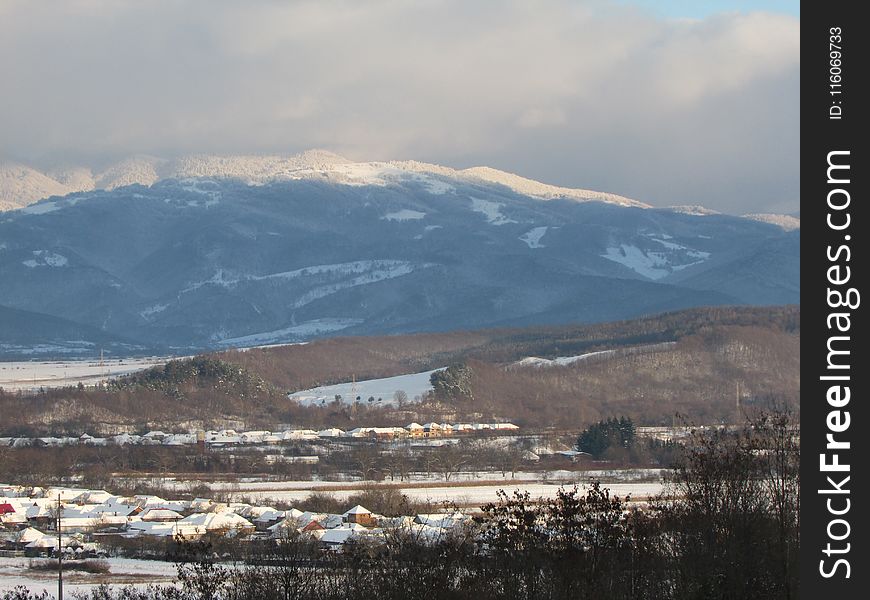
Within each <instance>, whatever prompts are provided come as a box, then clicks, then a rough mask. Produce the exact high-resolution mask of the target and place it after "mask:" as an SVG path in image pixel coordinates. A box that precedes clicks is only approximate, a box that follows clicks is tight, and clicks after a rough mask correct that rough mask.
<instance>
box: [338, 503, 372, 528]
mask: <svg viewBox="0 0 870 600" xmlns="http://www.w3.org/2000/svg"><path fill="white" fill-rule="evenodd" d="M341 520H342V521H343V522H345V523H356V524H358V525H363V526H365V527H374V526H375V525H376V522H375V518H374V517H373V516H372V511H370V510H369V509H367V508H365V507H364V506H360V505H359V504H357V505H356V506H354V507H353V508H351V509H350V510H348V511H347V512H345V513H344V514H343V515H341Z"/></svg>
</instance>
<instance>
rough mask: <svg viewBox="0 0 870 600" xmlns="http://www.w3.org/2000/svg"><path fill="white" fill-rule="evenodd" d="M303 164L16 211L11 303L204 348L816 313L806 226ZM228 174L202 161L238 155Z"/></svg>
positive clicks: (157, 342)
mask: <svg viewBox="0 0 870 600" xmlns="http://www.w3.org/2000/svg"><path fill="white" fill-rule="evenodd" d="M262 160H263V159H262V158H258V159H256V161H255V163H254V164H255V166H256V165H258V164H259V165H261V166H262V165H263V163H262ZM299 160H300V163H299V164H301V163H302V162H305V164H308V165H311V164H314V163H316V164H322V165H326V166H325V167H324V168H325V169H326V168H328V170H327V171H317V172H316V173H315V175H311V176H309V175H310V174H311V173H314V172H315V171H316V169H314V168H313V167H304V168H301V167H300V169H302V171H304V173H303V175H304V176H301V177H295V176H294V177H286V178H283V179H277V180H269V181H264V182H261V183H258V182H255V184H254V185H249V184H248V183H246V182H244V181H242V180H241V179H240V178H238V177H236V176H235V175H236V174H237V172H232V173H231V174H232V175H233V176H232V177H214V178H207V177H187V178H182V179H163V180H158V181H155V182H154V183H152V184H151V185H148V186H146V185H138V184H133V185H125V186H120V187H116V188H114V189H112V190H92V191H85V192H77V193H73V194H69V195H67V196H63V197H56V198H52V199H49V200H43V201H40V202H37V203H35V204H32V205H30V206H27V207H25V208H22V209H19V210H15V211H10V212H6V213H2V214H0V240H2V241H0V279H2V280H3V281H4V282H8V283H6V285H4V286H2V287H0V306H2V307H7V308H9V309H14V310H27V311H30V312H31V313H34V314H39V315H46V316H48V317H56V318H60V319H63V320H64V321H65V322H69V323H73V324H78V325H81V326H82V327H84V329H83V330H84V331H94V330H97V331H99V332H101V334H104V335H107V336H109V337H111V338H112V339H119V340H125V341H127V342H129V343H130V344H133V345H135V346H137V347H141V348H143V349H144V350H143V351H149V350H150V351H155V352H161V353H183V354H188V353H191V352H194V351H200V350H208V349H218V348H227V347H233V346H256V345H261V344H273V343H288V342H299V341H305V340H308V339H314V338H317V337H324V336H333V335H377V334H397V333H411V332H422V331H446V330H455V329H468V328H480V327H495V326H498V327H502V326H526V325H535V324H558V323H568V322H600V321H604V320H613V319H622V318H630V317H634V316H639V315H643V314H651V313H656V312H661V311H666V310H675V309H679V308H688V307H692V306H701V305H723V304H785V303H797V302H799V283H800V282H799V261H800V256H799V240H800V230H799V229H796V230H793V231H785V230H783V229H782V228H781V227H779V226H777V225H775V224H770V223H764V222H759V221H756V220H751V219H743V218H739V217H732V216H728V215H719V214H705V215H695V214H685V213H684V212H681V211H674V210H668V209H656V208H643V207H641V206H636V205H626V204H623V203H616V202H613V201H610V202H608V201H604V200H600V199H598V200H596V199H589V198H584V200H586V201H578V199H577V198H573V197H565V196H559V195H558V194H560V193H561V192H559V191H558V189H557V190H556V191H553V190H550V189H548V188H536V189H534V190H529V189H528V188H524V189H523V191H521V192H517V191H515V190H514V189H512V188H511V187H508V186H506V185H504V184H503V183H501V182H492V181H488V180H486V179H484V178H480V177H477V176H475V175H470V176H468V177H467V178H463V177H456V178H448V177H447V176H446V175H444V174H443V173H447V172H448V171H441V172H434V171H432V172H428V171H423V170H421V169H423V168H429V167H420V166H414V167H413V168H405V169H403V168H400V167H398V166H396V165H395V164H390V163H351V162H346V161H345V160H344V159H342V158H341V157H337V156H336V155H331V154H324V153H319V154H314V155H309V156H307V157H303V158H301V159H299ZM143 161H144V162H141V163H137V164H138V165H139V166H142V165H144V167H143V172H147V168H146V167H148V165H152V166H153V165H154V164H155V163H153V162H152V161H150V159H143ZM257 161H259V162H257ZM214 163H215V159H213V158H204V159H202V160H201V161H200V162H195V163H194V165H193V166H190V165H188V166H187V167H185V168H187V169H188V170H189V171H195V169H201V170H200V171H196V172H205V171H214V170H216V169H218V170H220V169H223V171H222V172H229V171H228V170H229V169H230V167H232V168H237V167H238V164H239V163H238V162H236V161H230V163H222V162H221V161H219V160H218V161H217V165H218V166H217V167H215V166H214ZM203 165H205V166H203ZM221 165H223V166H221ZM228 165H229V166H228ZM249 166H250V165H249ZM297 166H298V165H297ZM158 167H159V165H157V167H155V169H157V168H158ZM136 168H137V169H138V168H139V167H138V166H137V167H136ZM263 169H264V171H263V172H266V173H274V168H273V167H272V166H270V165H269V164H266V165H265V166H264V167H263ZM329 169H331V170H329ZM445 169H446V168H445ZM247 172H249V173H251V172H252V169H250V168H248V169H247ZM324 173H326V174H328V175H329V176H324ZM254 175H256V171H255V170H254ZM484 176H491V177H490V178H493V177H495V176H493V174H492V173H491V172H487V173H484ZM270 177H271V175H270ZM508 183H511V182H508ZM513 183H514V185H515V186H518V185H520V184H522V185H527V184H524V183H523V182H522V181H520V182H519V183H516V182H513ZM528 185H531V184H528ZM532 191H536V192H539V193H542V194H550V195H551V197H550V199H542V198H541V197H540V196H538V195H535V194H533V195H529V194H531V192H532ZM37 320H38V319H37ZM19 333H21V332H19ZM36 333H37V332H34V339H37V338H38V337H39V336H37V335H36ZM22 339H26V336H24V337H23V338H22V336H21V335H19V336H18V337H17V339H16V340H15V345H16V346H19V345H20V342H21V340H22ZM63 341H64V340H56V342H58V343H56V344H55V345H56V346H58V347H63V344H62V343H60V342H63ZM86 341H87V340H86ZM91 341H92V340H91ZM2 343H4V340H3V339H2V332H0V344H2ZM9 343H11V342H9ZM94 343H96V342H94Z"/></svg>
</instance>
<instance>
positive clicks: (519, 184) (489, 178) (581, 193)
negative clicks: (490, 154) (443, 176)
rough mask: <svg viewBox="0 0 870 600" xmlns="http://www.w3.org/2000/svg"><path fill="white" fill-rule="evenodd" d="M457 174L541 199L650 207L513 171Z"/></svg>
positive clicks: (474, 170)
mask: <svg viewBox="0 0 870 600" xmlns="http://www.w3.org/2000/svg"><path fill="white" fill-rule="evenodd" d="M457 175H460V176H462V177H463V178H465V179H470V180H472V181H473V180H479V181H486V182H489V183H497V184H499V185H503V186H505V187H507V188H510V189H511V190H513V191H515V192H517V193H520V194H523V195H526V196H532V197H537V198H540V199H542V200H551V199H556V198H570V199H573V200H578V201H581V202H589V201H599V202H607V203H610V204H619V205H621V206H636V207H639V208H650V205H649V204H644V203H643V202H638V201H637V200H632V199H631V198H626V197H624V196H619V195H617V194H609V193H606V192H595V191H592V190H583V189H574V188H564V187H558V186H555V185H548V184H546V183H541V182H539V181H534V180H532V179H526V178H525V177H520V176H519V175H515V174H513V173H508V172H505V171H499V170H498V169H492V168H490V167H472V168H470V169H465V170H464V171H459V172H457Z"/></svg>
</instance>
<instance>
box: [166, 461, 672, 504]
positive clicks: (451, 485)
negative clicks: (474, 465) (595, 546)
mask: <svg viewBox="0 0 870 600" xmlns="http://www.w3.org/2000/svg"><path fill="white" fill-rule="evenodd" d="M660 474H661V471H660V470H659V469H628V470H612V469H598V470H590V471H564V470H558V471H549V472H547V473H546V478H545V477H544V474H543V473H541V472H532V471H529V472H526V471H517V472H516V473H514V475H513V476H511V474H510V473H507V474H505V475H502V473H501V472H500V471H496V472H490V471H485V472H484V471H481V472H466V473H457V474H454V475H451V477H450V481H449V482H445V481H444V478H443V476H441V475H439V474H437V473H432V474H430V475H426V474H424V473H418V474H414V475H413V477H412V480H411V481H405V482H399V481H391V480H386V481H380V482H376V481H358V480H356V481H264V480H262V479H244V478H243V479H241V480H238V481H231V482H230V481H216V482H210V483H208V484H207V485H208V486H209V488H211V490H212V491H215V492H232V493H234V494H238V495H239V496H240V497H241V496H244V497H250V498H252V499H256V500H258V501H263V502H266V503H268V502H270V501H283V502H289V503H294V502H299V501H301V500H304V499H305V498H307V497H308V496H309V495H311V494H312V493H313V492H323V493H328V494H330V495H332V496H335V498H336V499H339V500H346V499H347V498H348V497H350V496H352V495H354V494H358V493H359V492H360V490H363V489H365V488H366V487H368V486H371V485H385V484H388V485H395V486H397V488H398V489H399V491H400V492H401V493H403V494H406V495H407V496H408V497H409V498H411V499H413V500H418V501H424V500H429V501H431V502H435V503H441V502H455V503H457V504H459V505H460V506H467V507H478V506H480V505H481V504H485V503H487V502H494V501H495V500H497V493H498V490H500V489H504V490H505V491H507V492H509V493H510V492H512V491H513V490H520V491H528V492H529V494H531V496H532V497H533V498H537V497H545V498H546V497H552V496H555V494H556V492H557V491H558V490H559V488H560V487H563V486H564V487H571V486H573V485H574V484H577V485H578V486H584V485H586V484H588V482H589V481H590V480H591V479H596V480H600V481H602V482H603V483H602V485H603V486H604V487H607V488H610V490H611V493H613V494H616V495H619V496H625V495H626V494H630V495H631V496H632V498H635V499H643V498H647V497H649V496H654V495H656V494H658V493H659V492H661V491H662V484H661V482H660V480H659V477H660ZM162 483H163V485H166V486H167V487H175V488H178V489H185V488H188V487H190V485H191V484H194V483H200V482H188V481H182V480H177V479H167V480H165V481H163V482H162Z"/></svg>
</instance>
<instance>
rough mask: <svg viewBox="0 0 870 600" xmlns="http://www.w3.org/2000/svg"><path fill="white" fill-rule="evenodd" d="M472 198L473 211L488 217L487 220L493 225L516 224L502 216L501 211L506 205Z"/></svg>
mask: <svg viewBox="0 0 870 600" xmlns="http://www.w3.org/2000/svg"><path fill="white" fill-rule="evenodd" d="M469 198H471V210H473V211H474V212H478V213H480V214H482V215H484V216H485V217H486V220H487V222H488V223H490V224H491V225H505V224H507V223H516V222H517V221H514V220H513V219H508V218H507V217H505V216H504V215H503V214H501V209H502V207H503V206H504V204H502V203H500V202H493V201H492V200H484V199H483V198H475V197H473V196H469Z"/></svg>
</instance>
